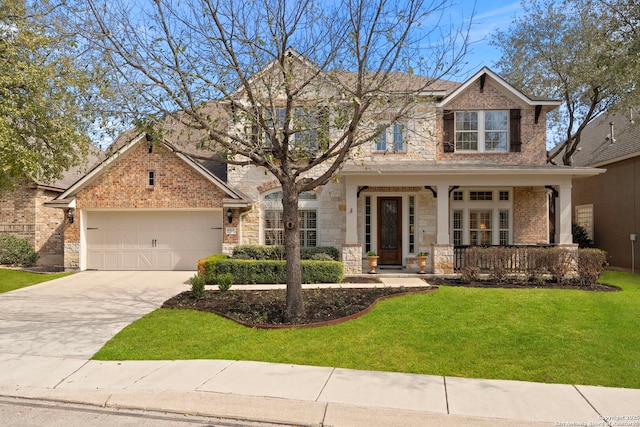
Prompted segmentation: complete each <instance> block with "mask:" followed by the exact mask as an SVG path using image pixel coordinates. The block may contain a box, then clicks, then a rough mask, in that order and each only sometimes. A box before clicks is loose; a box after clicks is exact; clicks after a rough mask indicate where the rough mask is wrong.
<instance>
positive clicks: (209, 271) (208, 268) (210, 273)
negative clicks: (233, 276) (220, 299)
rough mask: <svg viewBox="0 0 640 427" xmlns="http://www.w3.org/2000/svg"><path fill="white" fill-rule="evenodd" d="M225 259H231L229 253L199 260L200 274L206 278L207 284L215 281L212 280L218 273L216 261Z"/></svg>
mask: <svg viewBox="0 0 640 427" xmlns="http://www.w3.org/2000/svg"><path fill="white" fill-rule="evenodd" d="M223 259H229V255H225V254H215V255H211V256H210V257H207V258H203V259H201V260H200V261H198V274H199V275H201V276H204V277H205V278H206V280H207V284H210V283H215V281H212V280H213V278H214V277H216V274H217V273H216V263H217V262H218V261H220V260H223Z"/></svg>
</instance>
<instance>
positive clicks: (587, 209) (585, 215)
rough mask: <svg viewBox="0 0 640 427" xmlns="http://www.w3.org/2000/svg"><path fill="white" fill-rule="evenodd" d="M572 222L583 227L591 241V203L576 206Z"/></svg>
mask: <svg viewBox="0 0 640 427" xmlns="http://www.w3.org/2000/svg"><path fill="white" fill-rule="evenodd" d="M574 222H575V223H576V224H577V225H579V226H581V227H582V228H584V230H585V231H586V232H587V235H588V236H589V238H590V239H591V240H592V241H593V205H580V206H576V207H575V221H574Z"/></svg>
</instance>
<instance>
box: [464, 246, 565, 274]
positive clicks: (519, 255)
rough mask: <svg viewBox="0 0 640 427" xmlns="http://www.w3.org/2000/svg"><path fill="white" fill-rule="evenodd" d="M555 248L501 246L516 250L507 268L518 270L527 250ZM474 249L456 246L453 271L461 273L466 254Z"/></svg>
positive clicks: (485, 267) (486, 267) (487, 267)
mask: <svg viewBox="0 0 640 427" xmlns="http://www.w3.org/2000/svg"><path fill="white" fill-rule="evenodd" d="M554 246H555V245H553V244H549V245H507V246H501V247H503V248H515V250H514V251H513V253H512V254H511V258H510V260H509V261H508V265H507V266H506V267H507V268H510V269H516V268H517V267H518V266H519V265H520V263H521V262H522V261H521V260H522V259H523V255H524V250H525V248H531V247H536V248H552V247H554ZM472 247H474V246H470V245H464V246H454V247H453V270H454V271H455V272H456V273H458V272H460V270H461V269H462V268H463V267H464V266H465V263H464V260H465V253H466V251H467V249H469V248H472ZM485 247H486V246H485ZM518 249H521V250H518ZM481 268H483V269H490V268H491V266H489V265H487V266H481Z"/></svg>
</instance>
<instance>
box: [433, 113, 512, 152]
mask: <svg viewBox="0 0 640 427" xmlns="http://www.w3.org/2000/svg"><path fill="white" fill-rule="evenodd" d="M520 121H521V113H520V110H519V109H512V110H479V111H451V110H445V111H444V112H443V137H442V147H443V150H444V152H445V153H453V152H463V153H464V152H467V153H485V152H486V153H496V152H498V153H499V152H502V153H504V152H507V151H511V152H520V151H521V147H522V141H521V139H520V138H521V129H520V127H521V126H520Z"/></svg>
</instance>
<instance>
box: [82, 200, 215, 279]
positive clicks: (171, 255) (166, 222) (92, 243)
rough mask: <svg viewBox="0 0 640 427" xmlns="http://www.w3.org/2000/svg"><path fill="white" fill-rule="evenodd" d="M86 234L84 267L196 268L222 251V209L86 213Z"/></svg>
mask: <svg viewBox="0 0 640 427" xmlns="http://www.w3.org/2000/svg"><path fill="white" fill-rule="evenodd" d="M86 233H87V234H86V239H87V268H88V269H95V270H195V269H196V267H197V263H198V260H199V259H201V258H204V257H207V256H209V255H212V254H214V253H220V252H221V251H222V212H221V211H219V210H218V211H187V212H185V211H139V212H88V213H87V227H86Z"/></svg>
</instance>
